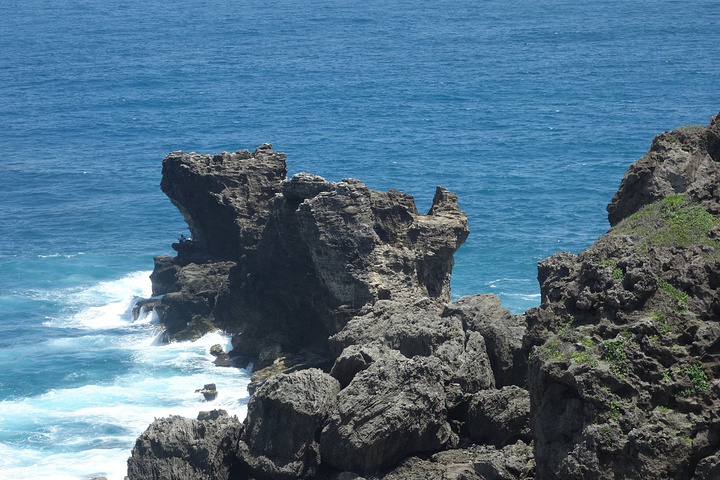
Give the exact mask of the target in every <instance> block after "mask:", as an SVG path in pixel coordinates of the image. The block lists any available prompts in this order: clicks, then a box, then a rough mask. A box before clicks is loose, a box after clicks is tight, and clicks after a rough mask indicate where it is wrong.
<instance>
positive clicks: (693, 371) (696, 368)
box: [683, 362, 708, 396]
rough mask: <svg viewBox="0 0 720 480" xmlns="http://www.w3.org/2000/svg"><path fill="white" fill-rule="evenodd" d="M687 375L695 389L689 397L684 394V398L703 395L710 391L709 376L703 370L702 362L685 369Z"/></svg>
mask: <svg viewBox="0 0 720 480" xmlns="http://www.w3.org/2000/svg"><path fill="white" fill-rule="evenodd" d="M685 373H687V374H688V376H689V377H690V381H691V382H692V384H693V387H692V389H691V391H690V393H689V395H684V394H685V392H683V395H684V396H690V395H692V394H696V393H701V392H704V391H705V390H707V389H708V378H707V374H706V373H705V370H703V367H702V364H701V363H700V362H698V363H696V364H694V365H691V366H689V367H687V368H686V369H685Z"/></svg>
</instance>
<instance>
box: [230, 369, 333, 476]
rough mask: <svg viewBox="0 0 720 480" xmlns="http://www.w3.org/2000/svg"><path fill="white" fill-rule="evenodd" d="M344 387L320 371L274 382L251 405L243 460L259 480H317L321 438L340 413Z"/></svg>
mask: <svg viewBox="0 0 720 480" xmlns="http://www.w3.org/2000/svg"><path fill="white" fill-rule="evenodd" d="M339 391H340V384H339V383H338V381H337V380H335V379H334V378H332V377H331V376H329V375H328V374H326V373H323V372H322V371H320V370H317V369H309V370H303V371H300V372H294V373H290V374H282V375H277V376H274V377H272V378H270V379H269V380H268V381H267V382H265V383H264V384H263V385H262V386H260V387H259V388H258V390H257V391H256V392H255V394H254V395H253V396H252V397H251V399H250V403H249V404H248V416H247V421H246V428H245V432H244V434H243V436H242V439H241V441H240V442H239V444H238V456H239V458H240V459H241V461H242V463H243V464H244V465H245V467H246V468H247V471H248V472H249V473H250V474H251V475H252V476H253V477H254V478H257V479H281V478H287V479H295V478H306V477H312V476H313V475H314V474H315V469H316V468H317V466H318V464H319V463H320V452H319V446H318V442H317V438H318V436H319V433H320V429H321V428H322V426H323V423H324V421H325V419H326V418H327V416H328V415H329V414H330V413H331V412H333V411H334V410H335V407H336V405H337V396H338V392H339Z"/></svg>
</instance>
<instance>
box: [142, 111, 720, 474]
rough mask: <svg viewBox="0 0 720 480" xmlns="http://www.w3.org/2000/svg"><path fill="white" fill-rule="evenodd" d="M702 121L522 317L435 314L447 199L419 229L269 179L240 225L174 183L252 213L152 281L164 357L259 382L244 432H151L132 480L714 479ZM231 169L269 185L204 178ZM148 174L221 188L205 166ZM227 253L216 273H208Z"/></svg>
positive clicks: (554, 269) (461, 234) (443, 310)
mask: <svg viewBox="0 0 720 480" xmlns="http://www.w3.org/2000/svg"><path fill="white" fill-rule="evenodd" d="M719 118H720V116H719V117H715V119H713V120H712V122H711V124H710V126H708V127H705V128H692V129H688V128H685V129H680V130H676V131H673V132H669V133H665V134H662V135H660V136H658V137H656V139H655V140H654V141H653V145H652V147H651V149H650V151H649V152H648V154H647V155H646V156H645V157H643V159H641V160H639V161H638V162H636V164H634V165H633V166H632V167H631V168H630V169H629V170H628V173H627V175H626V177H625V179H624V180H623V182H622V185H621V187H620V190H619V192H618V194H617V195H616V196H615V197H614V198H613V201H612V203H611V204H610V206H609V207H608V211H609V215H610V220H611V223H612V225H613V227H612V228H611V230H610V231H609V232H608V233H607V234H606V235H605V236H603V237H602V238H600V239H599V240H598V241H597V242H596V243H595V244H594V245H593V246H591V247H590V248H588V249H587V250H586V251H585V252H582V253H580V254H578V255H574V254H570V253H559V254H556V255H554V256H552V257H551V258H549V259H547V260H545V261H543V262H541V263H540V264H539V268H538V280H539V281H540V289H541V297H542V304H541V305H540V306H539V307H538V308H534V309H531V310H529V311H528V312H526V314H525V315H510V313H509V312H508V311H507V310H506V309H504V308H502V307H501V306H500V302H499V299H498V298H497V297H494V296H492V295H474V296H470V297H465V298H462V299H459V300H458V301H455V302H450V303H448V300H449V287H448V285H449V283H448V281H449V274H450V270H451V268H452V254H453V252H454V251H455V249H456V248H457V247H458V246H459V244H460V243H462V241H463V240H464V238H465V236H466V235H467V227H466V222H465V217H464V214H462V212H461V211H460V210H459V209H458V207H457V201H456V198H455V197H454V196H453V195H452V194H450V193H448V192H447V191H445V190H442V189H440V188H438V191H437V192H436V196H435V200H434V202H433V207H432V209H431V211H430V212H429V213H428V215H425V216H422V215H418V214H417V212H416V211H415V207H414V203H413V202H412V199H411V197H409V196H407V195H404V194H402V193H399V192H394V191H391V192H388V193H380V192H374V191H372V190H369V189H368V188H367V187H365V186H364V185H362V184H361V183H359V182H357V181H355V180H344V181H342V182H337V183H333V182H327V181H325V180H324V179H322V178H320V177H316V176H312V175H309V174H301V175H297V176H295V177H293V178H292V179H290V180H285V181H282V178H281V177H282V175H279V176H276V175H274V174H269V175H266V178H267V179H271V180H272V182H271V183H272V186H269V187H268V189H273V188H274V189H276V190H274V192H275V193H273V194H272V195H269V194H267V195H265V194H262V195H260V196H259V197H258V198H260V199H261V200H258V202H259V203H258V202H256V201H255V200H254V199H251V198H250V197H251V196H252V188H255V187H252V188H250V189H245V190H243V188H245V187H243V188H240V187H239V186H238V185H239V184H240V183H242V185H255V184H257V182H255V181H250V180H248V179H247V178H245V179H243V180H238V181H237V182H235V183H233V182H231V181H225V180H224V181H223V182H225V183H222V182H220V183H222V185H226V186H227V189H228V190H229V189H230V188H231V187H230V186H232V188H234V189H235V190H233V191H234V192H237V193H235V196H233V195H232V194H230V193H228V192H226V190H223V189H219V187H217V185H219V183H217V182H216V181H215V180H211V179H207V178H203V179H202V180H199V179H198V180H193V181H189V180H188V182H187V185H191V184H201V185H208V184H207V183H206V182H210V184H211V185H212V186H213V188H215V190H213V192H214V193H213V195H210V196H207V195H205V194H201V196H203V198H204V200H202V202H205V203H204V204H205V205H210V204H211V202H209V200H208V199H216V200H217V199H225V200H222V201H219V200H218V201H219V202H220V203H222V205H223V207H222V208H229V207H232V206H233V205H234V206H235V207H233V208H241V209H248V208H250V207H249V206H250V205H252V206H253V207H252V208H253V209H254V210H253V211H252V212H250V211H245V213H243V215H244V216H240V217H237V218H238V220H237V222H236V224H235V226H232V228H230V227H228V226H225V227H224V228H225V230H222V232H225V233H222V234H220V233H218V234H217V235H214V234H211V233H210V232H199V231H198V232H196V231H195V229H200V230H202V229H204V228H211V229H212V227H208V224H207V223H205V224H203V223H202V222H201V221H199V220H192V223H191V221H190V220H189V221H188V223H189V224H191V226H192V227H191V228H192V229H193V235H198V238H200V240H199V242H198V243H197V244H191V245H178V246H177V247H178V248H177V250H178V252H179V254H178V256H177V257H176V258H175V259H169V258H159V259H157V260H156V271H155V273H154V276H153V282H154V287H157V293H160V292H168V294H166V296H165V297H164V298H163V299H162V300H160V302H159V304H158V305H157V306H156V307H155V308H157V309H158V312H159V313H160V314H161V317H162V316H163V315H165V318H164V320H165V322H166V324H167V325H168V327H167V328H168V331H169V332H170V333H169V336H172V335H192V334H195V333H198V332H201V331H202V328H203V326H205V328H211V327H213V326H219V327H222V328H227V329H230V330H231V331H234V332H236V333H240V332H242V334H241V335H240V337H239V339H238V340H236V341H235V342H234V345H235V348H236V350H239V351H242V352H243V353H245V354H246V355H248V356H249V357H252V358H254V359H255V360H259V363H260V365H261V366H265V365H269V367H268V368H266V369H264V370H262V371H261V372H258V374H257V375H256V376H255V382H254V383H255V388H256V390H255V392H254V393H253V395H252V397H251V401H250V405H249V408H248V416H247V419H246V420H245V422H244V424H243V425H242V426H240V425H239V424H237V425H235V424H232V425H234V426H228V421H227V417H224V416H223V417H220V416H219V417H218V419H217V420H215V421H216V422H217V425H216V426H210V425H208V426H203V428H199V425H200V423H202V421H200V423H198V422H194V421H190V420H185V419H180V418H179V417H171V418H170V419H163V420H159V421H157V422H155V423H154V424H153V425H152V426H151V427H150V428H149V429H148V431H147V432H146V433H145V434H144V435H143V436H142V437H141V438H140V439H139V440H138V445H137V446H136V448H135V449H134V451H133V457H132V458H131V460H130V461H129V465H130V466H131V468H130V469H129V476H130V479H131V480H135V479H145V478H161V475H170V474H172V475H176V476H175V477H173V478H179V479H184V478H213V479H223V480H224V479H227V478H241V479H245V478H248V479H249V478H255V479H271V478H319V479H326V480H353V479H354V480H358V479H368V480H382V479H388V480H389V479H400V478H403V479H436V478H446V479H458V480H459V479H478V480H482V479H484V480H489V479H503V480H520V479H523V480H526V479H531V478H538V479H541V480H565V479H568V480H569V479H577V478H596V479H608V480H609V479H613V480H614V479H617V478H629V479H645V478H663V479H664V478H668V479H676V480H709V479H716V478H718V475H719V473H718V472H720V461H719V460H718V458H720V401H719V400H718V398H719V397H720V381H719V380H718V378H720V326H719V325H720V324H719V323H718V318H720V316H719V315H720V290H719V289H720V219H719V218H718V216H717V215H718V214H720V209H719V208H718V205H720V175H717V173H720V172H717V170H716V169H717V164H718V162H720V158H718V157H719V152H720V147H718V145H720V142H719V141H718V139H720V121H718V119H719ZM233 155H237V156H239V157H242V158H243V159H244V160H243V161H253V162H259V164H262V163H263V162H265V161H266V160H267V159H270V160H269V165H268V166H267V168H269V169H270V170H271V171H273V172H277V171H281V170H282V169H284V163H282V165H280V162H277V161H276V160H277V159H278V158H279V157H278V155H280V154H276V153H275V152H272V151H271V150H270V149H269V147H268V146H263V147H261V148H260V149H259V150H257V151H256V152H255V153H253V154H250V153H247V152H245V153H243V152H238V153H237V154H223V155H221V156H217V157H218V158H221V159H222V162H225V161H226V160H225V159H227V158H232V157H233ZM171 157H172V158H171ZM168 158H171V159H170V160H168V159H166V161H168V162H178V163H179V164H184V162H190V163H192V162H200V163H203V162H204V164H205V167H202V168H201V166H198V165H195V166H193V165H191V166H188V167H181V168H180V169H179V171H182V172H184V173H183V174H187V172H194V173H192V175H201V176H205V175H210V176H211V177H212V176H215V175H217V176H218V178H224V177H223V175H224V173H222V170H223V169H222V168H221V167H218V165H221V164H222V162H220V161H219V160H218V161H213V160H212V158H214V157H209V156H196V155H195V156H193V155H191V156H189V157H187V156H185V155H184V154H171V156H170V157H168ZM227 161H229V160H227ZM213 162H214V163H213ZM232 168H233V169H235V170H234V171H235V172H236V173H234V175H237V176H241V177H242V175H252V174H251V173H247V172H250V171H252V172H259V171H263V169H264V168H266V167H262V166H261V165H255V167H254V168H253V169H251V168H249V167H242V168H241V167H238V166H233V167H232ZM278 169H279V170H278ZM168 170H170V169H169V168H168ZM197 172H201V173H197ZM237 172H243V173H242V175H241V174H239V173H237ZM187 175H190V174H187ZM188 178H190V177H188ZM164 182H165V181H164ZM193 182H194V183H193ZM243 182H245V183H243ZM253 182H255V183H253ZM273 182H274V183H273ZM263 185H265V184H263ZM268 185H269V184H268ZM167 188H169V187H167V185H166V186H164V189H167ZM223 188H225V187H223ZM263 191H264V192H265V193H267V192H269V191H270V190H263ZM222 192H226V193H222ZM243 192H244V193H243ZM248 192H249V193H248ZM242 195H245V197H242ZM263 195H265V196H263ZM241 197H242V199H241V200H238V199H239V198H241ZM171 198H173V199H174V201H175V202H179V203H182V202H189V201H190V198H191V197H189V196H187V194H186V193H183V192H174V193H173V194H172V196H171ZM229 199H232V201H231V200H229ZM183 204H184V203H183ZM183 208H184V214H185V215H186V216H190V217H193V218H194V215H198V213H197V211H195V210H193V207H192V206H190V205H186V206H185V207H183ZM181 210H182V209H181ZM248 222H249V223H248ZM227 232H230V233H227ZM223 235H226V236H225V237H223ZM227 235H229V236H232V237H233V238H235V237H238V238H240V239H241V240H240V241H239V242H240V243H239V244H238V245H239V246H236V247H232V248H233V249H235V250H233V251H234V252H236V253H232V252H231V251H230V250H227V249H229V248H230V247H227V246H226V247H224V248H226V250H224V253H223V254H222V255H221V254H219V253H218V254H213V253H212V251H211V247H210V246H211V245H213V242H214V241H215V240H212V239H213V238H221V237H222V238H229V237H227ZM203 270H207V271H208V272H210V274H209V275H208V277H207V279H205V280H204V279H203V278H204V277H203V274H202V272H203ZM169 292H175V294H176V295H175V296H173V295H172V294H170V293H169ZM272 299H275V300H274V301H271V300H272ZM183 302H184V303H183ZM143 308H150V307H143ZM163 309H165V310H163ZM173 309H175V310H173ZM168 312H169V313H168ZM181 315H185V316H184V317H182V318H183V321H186V323H185V324H184V325H182V322H179V321H178V322H177V326H176V327H173V325H175V324H174V323H173V318H180V317H181ZM188 332H190V333H188ZM292 356H301V357H303V359H302V360H301V362H302V363H304V365H303V364H302V363H301V364H298V363H297V361H293V360H291V357H292ZM323 362H324V364H323ZM310 364H316V365H322V366H323V369H324V372H323V371H320V370H317V369H303V368H304V367H305V366H307V365H310ZM293 369H294V370H299V371H294V372H293V373H282V372H283V371H285V372H289V371H290V370H293ZM208 421H209V420H208ZM178 429H180V431H187V432H189V433H184V434H182V435H181V434H179V433H178ZM217 432H225V433H217ZM208 438H211V439H214V440H211V441H217V442H219V443H218V445H220V446H217V447H207V446H206V445H205V442H206V441H207V440H206V439H208ZM198 448H199V449H200V450H202V452H203V453H202V454H198V453H197V451H196V450H193V449H198ZM210 458H212V459H214V460H212V461H211V460H209V459H210ZM201 471H202V473H200V472H201ZM201 474H202V475H207V477H202V476H197V477H192V475H201ZM167 478H170V477H167Z"/></svg>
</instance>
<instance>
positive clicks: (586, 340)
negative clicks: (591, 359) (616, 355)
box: [580, 337, 595, 348]
mask: <svg viewBox="0 0 720 480" xmlns="http://www.w3.org/2000/svg"><path fill="white" fill-rule="evenodd" d="M580 343H582V344H583V345H585V346H586V347H589V348H592V347H594V346H595V342H594V341H593V339H592V338H590V337H585V338H583V339H582V340H580Z"/></svg>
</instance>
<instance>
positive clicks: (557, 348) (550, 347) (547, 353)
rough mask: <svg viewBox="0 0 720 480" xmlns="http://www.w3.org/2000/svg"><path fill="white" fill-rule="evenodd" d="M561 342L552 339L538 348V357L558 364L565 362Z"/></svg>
mask: <svg viewBox="0 0 720 480" xmlns="http://www.w3.org/2000/svg"><path fill="white" fill-rule="evenodd" d="M562 346H563V342H562V341H560V339H558V338H552V339H550V340H548V341H547V342H545V345H543V346H542V347H540V355H541V356H542V357H543V358H544V359H545V360H550V361H555V362H559V361H561V360H565V358H566V356H565V352H563V350H562Z"/></svg>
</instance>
